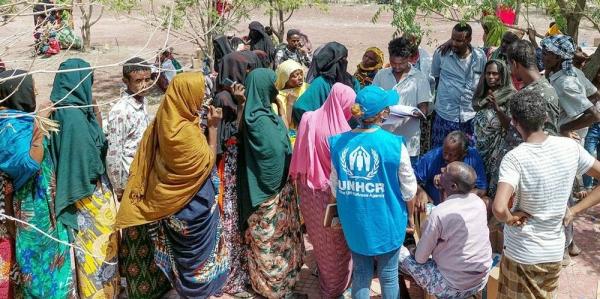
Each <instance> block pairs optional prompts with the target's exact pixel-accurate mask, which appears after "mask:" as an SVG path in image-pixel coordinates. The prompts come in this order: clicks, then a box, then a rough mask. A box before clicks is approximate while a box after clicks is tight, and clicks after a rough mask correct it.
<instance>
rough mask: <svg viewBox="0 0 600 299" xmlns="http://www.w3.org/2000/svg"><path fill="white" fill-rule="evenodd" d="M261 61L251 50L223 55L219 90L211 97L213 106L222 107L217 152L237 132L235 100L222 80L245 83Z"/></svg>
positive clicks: (259, 66) (219, 75)
mask: <svg viewBox="0 0 600 299" xmlns="http://www.w3.org/2000/svg"><path fill="white" fill-rule="evenodd" d="M261 67H262V62H261V61H260V59H259V58H258V56H256V54H254V52H252V51H243V52H231V53H229V54H227V55H225V56H223V60H222V62H221V64H220V66H219V74H218V76H217V90H221V91H220V92H219V93H217V94H216V95H215V97H214V98H213V106H215V107H217V108H223V118H222V119H221V122H220V123H219V128H218V129H219V139H218V140H217V153H218V154H220V153H222V152H223V150H224V149H225V145H226V142H227V140H228V139H229V138H231V137H233V136H235V135H236V134H237V131H238V130H237V101H235V99H234V98H233V96H232V95H231V93H230V92H229V91H227V90H223V89H222V88H223V81H225V78H229V79H231V80H233V81H235V82H237V83H240V84H246V77H247V76H248V73H250V72H251V71H252V70H253V69H257V68H261Z"/></svg>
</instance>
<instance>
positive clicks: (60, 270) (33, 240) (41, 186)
mask: <svg viewBox="0 0 600 299" xmlns="http://www.w3.org/2000/svg"><path fill="white" fill-rule="evenodd" d="M53 169H54V166H53V164H52V160H51V159H50V154H49V152H48V150H47V147H46V148H45V153H44V159H43V160H42V163H41V169H40V171H39V172H38V174H37V175H35V176H34V177H32V178H31V179H30V180H29V181H27V183H25V185H23V187H21V189H19V190H17V191H16V193H15V196H14V209H15V217H16V218H18V219H20V220H23V221H25V222H27V223H29V224H31V225H34V226H35V227H37V228H38V229H40V230H42V231H44V232H45V233H46V234H48V235H50V236H52V237H53V238H56V239H58V240H61V241H64V242H68V240H69V238H68V230H67V228H66V227H65V226H64V225H63V224H61V223H60V222H57V221H56V215H55V214H54V171H53ZM16 228H17V239H16V240H17V241H16V246H15V247H16V250H15V252H16V260H17V263H18V264H19V266H20V274H19V280H20V283H21V285H20V289H21V290H20V291H21V292H22V293H23V297H24V298H44V299H64V298H75V285H74V281H73V273H72V271H71V254H70V248H69V247H68V246H67V245H64V244H61V243H58V242H56V241H54V240H52V239H50V238H49V237H47V236H44V235H42V234H41V233H40V232H38V231H37V230H35V229H33V228H32V227H30V226H28V225H24V224H17V226H16Z"/></svg>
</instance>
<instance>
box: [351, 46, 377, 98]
mask: <svg viewBox="0 0 600 299" xmlns="http://www.w3.org/2000/svg"><path fill="white" fill-rule="evenodd" d="M383 59H384V58H383V52H381V50H379V48H377V47H370V48H367V50H365V54H363V57H362V61H361V62H360V63H359V64H358V65H357V66H356V72H354V77H355V78H356V79H357V80H358V82H359V83H360V88H364V87H365V86H369V85H371V83H373V78H375V75H376V74H377V72H378V71H379V70H380V69H381V68H382V67H383Z"/></svg>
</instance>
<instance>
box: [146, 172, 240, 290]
mask: <svg viewBox="0 0 600 299" xmlns="http://www.w3.org/2000/svg"><path fill="white" fill-rule="evenodd" d="M219 214H220V213H219V209H218V204H217V200H216V198H215V189H214V187H213V183H212V181H211V180H210V179H209V180H207V181H206V182H205V183H204V185H203V186H202V187H201V188H200V190H199V191H198V192H197V193H196V195H195V196H194V198H192V200H191V201H190V202H189V203H188V204H187V205H185V206H184V207H183V208H182V209H181V210H179V211H178V212H177V213H175V214H173V215H171V216H169V217H167V218H165V219H162V220H160V221H157V222H155V223H153V225H152V229H151V230H150V236H151V238H152V239H153V241H154V243H155V246H156V250H155V251H154V261H155V263H156V264H157V265H158V267H159V268H160V269H161V270H162V271H163V272H164V273H165V274H166V275H167V278H168V279H169V281H170V282H171V284H172V285H173V286H174V287H175V290H177V293H178V294H179V296H181V297H182V298H208V297H210V296H213V295H216V294H219V293H220V292H221V288H223V285H225V281H226V280H227V267H228V266H229V263H228V261H227V246H225V241H224V239H223V225H222V223H221V218H220V215H219Z"/></svg>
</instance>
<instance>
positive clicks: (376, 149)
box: [329, 86, 417, 299]
mask: <svg viewBox="0 0 600 299" xmlns="http://www.w3.org/2000/svg"><path fill="white" fill-rule="evenodd" d="M398 102H399V96H398V93H397V92H396V91H395V90H389V91H385V90H383V89H382V88H381V87H378V86H367V87H365V88H364V89H362V90H361V91H360V92H359V93H358V94H357V96H356V104H355V105H354V106H353V107H352V115H353V116H354V117H355V118H356V119H357V120H358V122H359V124H360V125H359V127H358V128H356V129H354V130H352V131H349V132H346V133H342V134H339V135H336V136H332V137H330V138H329V144H330V147H331V160H332V171H331V176H330V181H331V193H332V195H333V197H335V198H332V200H333V201H337V204H338V214H339V218H340V222H341V226H342V230H343V232H344V236H345V237H346V240H347V242H348V247H350V251H351V252H352V261H353V268H352V298H356V299H363V298H364V299H367V298H369V294H370V286H371V280H372V278H373V264H374V258H375V257H377V275H378V277H379V280H380V283H381V292H382V294H381V295H382V297H381V298H383V299H397V298H400V295H399V288H398V253H399V250H400V247H401V246H402V242H403V241H404V235H405V234H406V226H407V210H408V205H412V202H411V200H412V198H413V197H414V196H415V194H416V192H417V181H416V178H415V176H414V173H413V170H412V167H411V164H410V156H409V154H408V151H407V149H406V146H405V142H404V138H403V137H402V136H397V135H394V134H392V133H389V132H387V131H385V130H383V129H381V124H382V123H383V122H384V121H385V118H386V117H387V116H388V115H389V106H393V105H396V104H397V103H398ZM411 209H412V207H411Z"/></svg>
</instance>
